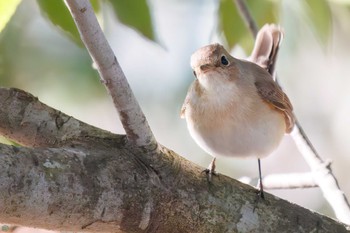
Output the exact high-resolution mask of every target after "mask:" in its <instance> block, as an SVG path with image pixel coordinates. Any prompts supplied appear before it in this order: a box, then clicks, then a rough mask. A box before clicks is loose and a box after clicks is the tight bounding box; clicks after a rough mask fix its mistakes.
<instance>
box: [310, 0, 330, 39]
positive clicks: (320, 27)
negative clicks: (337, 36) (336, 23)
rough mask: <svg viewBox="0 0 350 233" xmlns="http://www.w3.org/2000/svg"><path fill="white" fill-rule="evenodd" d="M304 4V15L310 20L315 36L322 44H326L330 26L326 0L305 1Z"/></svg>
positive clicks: (328, 8)
mask: <svg viewBox="0 0 350 233" xmlns="http://www.w3.org/2000/svg"><path fill="white" fill-rule="evenodd" d="M305 3H306V4H307V6H306V13H307V15H308V16H309V17H310V19H311V23H312V24H313V26H314V30H315V32H316V34H317V35H318V36H319V38H320V40H321V41H322V42H323V43H326V42H327V41H328V39H329V33H330V30H331V25H332V17H331V11H330V7H329V5H328V2H327V1H326V0H307V1H305Z"/></svg>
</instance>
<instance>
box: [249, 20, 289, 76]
mask: <svg viewBox="0 0 350 233" xmlns="http://www.w3.org/2000/svg"><path fill="white" fill-rule="evenodd" d="M282 39H283V30H282V28H281V27H279V26H277V25H275V24H265V25H264V26H263V27H262V28H261V29H260V31H259V32H258V35H257V36H256V40H255V45H254V49H253V51H252V54H251V55H250V57H249V58H248V59H249V61H251V62H254V63H256V64H258V65H259V66H261V67H262V68H264V69H266V70H267V71H268V72H269V73H270V74H271V75H272V77H273V78H274V79H275V65H276V59H277V53H278V49H279V46H280V44H281V42H282Z"/></svg>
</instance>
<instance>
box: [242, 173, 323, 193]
mask: <svg viewBox="0 0 350 233" xmlns="http://www.w3.org/2000/svg"><path fill="white" fill-rule="evenodd" d="M239 180H240V181H241V182H243V183H246V184H250V185H255V184H257V182H258V178H256V179H252V178H249V177H241V178H240V179H239ZM263 183H264V189H299V188H315V187H318V185H317V183H316V182H315V179H314V174H313V173H312V172H305V173H288V174H270V175H267V176H265V177H264V178H263Z"/></svg>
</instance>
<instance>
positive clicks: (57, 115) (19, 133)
mask: <svg viewBox="0 0 350 233" xmlns="http://www.w3.org/2000/svg"><path fill="white" fill-rule="evenodd" d="M0 134H1V135H4V136H5V137H7V138H9V139H11V140H14V141H15V142H17V143H19V144H21V145H25V146H29V147H59V146H62V145H64V144H66V143H69V142H70V141H72V140H77V139H81V138H84V137H87V136H89V135H97V136H98V137H111V136H112V134H111V133H109V132H107V131H103V130H101V129H98V128H96V127H93V126H91V125H88V124H85V123H83V122H81V121H78V120H76V119H74V118H72V117H70V116H67V115H66V114H64V113H62V112H60V111H58V110H56V109H52V108H49V107H48V106H47V105H45V104H43V103H41V102H40V101H39V100H38V98H36V97H34V96H32V95H31V94H29V93H27V92H24V91H22V90H19V89H16V88H0Z"/></svg>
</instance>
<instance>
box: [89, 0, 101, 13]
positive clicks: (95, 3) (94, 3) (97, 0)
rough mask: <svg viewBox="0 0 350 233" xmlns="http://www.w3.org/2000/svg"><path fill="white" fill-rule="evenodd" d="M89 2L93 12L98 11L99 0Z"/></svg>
mask: <svg viewBox="0 0 350 233" xmlns="http://www.w3.org/2000/svg"><path fill="white" fill-rule="evenodd" d="M90 3H91V6H92V8H93V9H94V12H95V13H98V12H100V0H90Z"/></svg>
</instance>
